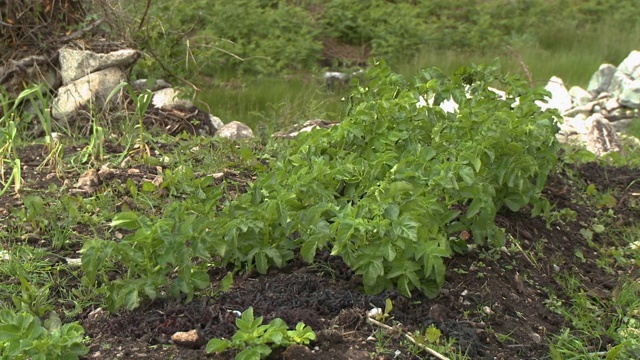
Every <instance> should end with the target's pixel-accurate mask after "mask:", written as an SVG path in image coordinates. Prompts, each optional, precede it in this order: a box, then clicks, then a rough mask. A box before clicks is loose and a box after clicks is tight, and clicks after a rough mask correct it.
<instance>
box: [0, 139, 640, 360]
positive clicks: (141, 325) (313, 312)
mask: <svg viewBox="0 0 640 360" xmlns="http://www.w3.org/2000/svg"><path fill="white" fill-rule="evenodd" d="M22 152H23V153H22V154H20V155H21V158H22V159H24V160H23V162H24V165H25V166H24V169H23V177H24V180H25V184H26V185H25V188H26V189H27V191H32V190H40V191H42V190H46V189H47V188H48V187H49V186H50V185H51V184H54V185H56V186H57V187H60V188H63V184H65V181H66V183H67V184H73V183H75V182H76V181H77V178H78V176H79V174H62V176H61V178H58V177H57V176H51V175H48V174H47V172H46V171H45V172H41V171H38V170H36V167H37V166H38V165H39V164H40V163H41V161H42V157H41V156H42V154H41V152H42V149H39V148H38V147H29V148H27V149H25V150H22ZM139 170H140V171H141V172H142V174H141V175H139V176H140V177H139V179H142V178H144V177H145V176H152V175H155V173H153V172H154V171H155V170H154V169H153V168H145V167H140V168H139ZM145 171H146V172H147V173H144V172H145ZM236 175H237V174H236ZM245 175H246V176H247V177H248V176H250V174H245ZM638 178H640V171H639V170H637V169H630V168H612V167H606V168H605V167H601V166H599V165H597V164H595V163H590V164H586V165H582V166H579V167H575V168H574V169H573V171H572V174H567V173H564V172H561V173H557V174H554V175H553V176H552V177H551V178H550V179H549V181H548V185H547V188H546V190H545V192H544V194H545V196H546V197H547V198H548V199H549V200H550V202H551V203H552V204H555V205H556V208H557V209H563V208H569V209H572V210H574V211H575V212H576V213H577V219H575V220H574V221H565V222H564V223H563V222H556V223H554V224H552V225H551V226H550V227H547V224H546V223H545V221H544V220H543V219H541V218H531V217H530V215H529V213H528V211H526V210H525V211H521V212H517V213H513V212H502V213H500V214H499V216H498V218H497V222H498V225H499V226H501V227H503V228H505V229H506V231H507V233H508V234H509V235H510V237H512V238H513V239H517V242H516V241H513V239H511V238H510V237H509V236H508V237H507V238H508V240H507V244H506V246H505V247H504V248H502V249H494V250H489V249H485V250H483V249H476V250H474V251H472V252H470V253H469V254H468V255H465V256H456V257H454V258H452V259H450V261H449V262H448V264H447V265H448V267H447V269H448V270H447V277H446V278H447V280H446V283H445V285H444V288H443V289H442V293H441V294H440V296H438V297H437V298H436V299H432V300H430V299H427V298H425V297H423V296H420V295H416V296H414V297H413V298H411V299H407V298H403V297H402V296H400V295H399V294H397V293H395V292H393V291H391V292H385V293H382V294H378V295H366V294H364V293H363V292H362V288H361V283H360V279H359V278H358V277H356V276H354V275H353V274H352V273H351V271H350V270H349V269H348V268H347V267H346V265H345V264H344V263H343V262H342V261H341V260H340V259H339V258H336V257H333V256H330V255H329V254H328V253H321V254H318V256H317V258H316V260H317V261H316V263H315V264H311V265H309V264H305V263H303V262H302V261H300V260H299V259H298V260H296V261H294V262H293V263H291V264H289V265H288V266H287V267H286V268H284V269H280V270H273V271H271V272H270V273H269V274H267V275H262V276H260V275H254V274H250V275H246V276H244V277H243V276H237V277H236V278H235V279H234V285H233V287H232V288H231V289H230V291H228V292H227V293H223V294H220V295H219V296H217V297H212V298H209V297H206V298H205V297H199V298H196V299H194V301H193V302H191V303H189V304H187V305H185V304H183V303H181V302H180V301H177V300H161V301H155V302H151V303H144V304H143V305H142V306H140V307H139V308H138V309H136V310H134V311H130V312H129V311H121V312H118V313H115V314H108V313H107V312H104V311H95V310H96V309H86V311H84V312H83V313H82V314H81V315H80V316H78V317H77V318H76V319H67V321H69V320H77V321H79V322H80V323H81V325H82V326H83V327H84V328H85V330H86V335H87V336H89V337H90V338H91V343H90V348H91V352H90V354H89V355H87V356H86V359H114V358H120V359H134V358H136V359H137V358H145V359H172V358H173V359H204V358H211V359H233V358H234V354H233V353H232V352H227V353H224V354H221V355H215V356H214V355H207V354H206V353H205V352H204V346H202V347H200V348H198V349H189V348H184V347H179V346H176V345H173V344H171V342H170V340H169V339H170V337H171V335H172V334H174V333H175V332H177V331H189V330H193V329H196V330H199V331H200V333H201V334H202V335H203V336H204V338H205V340H208V339H211V338H214V337H225V338H229V337H231V336H232V335H233V334H234V333H235V330H236V328H235V324H234V322H235V315H234V311H240V312H241V311H244V310H246V309H247V308H248V307H250V306H252V307H253V308H254V313H255V315H256V316H264V318H265V320H266V321H270V320H271V319H274V318H276V317H279V318H281V319H283V320H284V321H285V322H287V323H288V324H289V325H295V324H296V323H297V322H304V323H305V324H307V325H309V326H311V327H312V328H313V329H314V330H315V332H316V333H317V334H318V339H317V340H316V341H315V342H314V343H312V344H311V346H310V349H311V350H309V348H301V347H296V348H291V349H289V350H287V351H286V352H282V351H275V352H274V353H273V354H272V355H271V357H270V359H345V360H346V359H369V358H371V357H373V358H375V359H394V358H395V359H427V358H430V357H429V355H427V354H426V353H424V352H421V353H417V355H416V354H411V353H409V352H407V349H408V344H407V342H406V341H405V340H404V339H403V338H402V337H401V336H400V335H398V334H399V331H405V332H408V333H412V332H414V331H416V330H424V329H425V328H426V327H427V326H429V325H432V324H433V325H435V326H436V327H437V328H439V329H440V330H441V331H442V333H443V335H444V336H445V337H447V338H449V337H451V338H454V339H455V340H456V342H455V346H457V347H458V348H459V350H460V351H461V352H462V353H466V354H467V355H469V357H470V358H472V359H539V358H545V357H547V356H548V344H547V337H548V336H549V335H551V334H557V333H558V332H559V331H560V330H561V328H562V327H563V326H567V325H568V323H566V322H565V320H564V319H563V318H562V317H561V316H560V315H558V314H557V313H555V312H553V311H551V310H550V309H549V308H548V307H547V306H546V303H545V302H546V301H547V300H548V299H549V297H550V294H553V295H554V296H555V297H557V299H559V300H564V301H566V300H569V299H567V298H564V297H563V296H564V295H563V293H562V291H561V288H560V286H559V284H558V282H557V281H556V279H555V276H556V275H558V274H560V273H562V272H564V271H570V272H572V273H574V274H577V276H579V277H580V279H581V280H582V281H583V283H584V285H585V289H584V290H585V292H587V293H588V294H591V296H593V297H596V298H601V299H603V300H606V299H609V298H610V297H611V296H612V295H611V294H612V290H613V289H614V287H615V286H616V284H617V281H618V278H617V277H615V276H613V275H611V274H608V273H606V272H605V271H604V270H601V269H600V268H599V267H598V266H597V264H596V260H597V258H598V254H597V253H596V252H595V251H594V249H592V248H591V247H590V246H589V244H588V243H587V241H586V240H585V239H584V238H583V237H582V236H581V235H580V230H581V229H583V228H585V227H588V226H590V224H592V222H593V219H595V218H596V217H597V216H598V211H599V209H597V208H595V209H594V208H593V207H588V206H586V205H585V204H586V202H585V201H584V200H583V199H584V196H585V195H584V194H583V192H584V190H582V192H580V191H579V190H578V185H576V184H579V183H581V182H582V183H583V185H588V184H591V183H593V184H595V186H596V188H597V190H598V191H600V192H601V193H604V192H607V191H609V190H611V191H616V192H614V193H613V194H616V195H615V196H617V203H616V205H615V206H616V207H615V208H614V210H615V214H621V216H620V219H619V220H620V221H624V222H628V221H632V220H636V219H637V218H638V216H640V215H639V213H638V210H637V206H636V203H635V200H634V199H633V198H632V197H631V195H627V194H632V193H638V192H640V182H636V181H635V179H638ZM134 180H135V179H134ZM248 180H250V179H248ZM238 181H242V179H240V178H239V179H238ZM582 189H584V187H582ZM20 205H21V204H20V201H19V199H15V198H11V197H7V196H4V197H2V198H0V217H2V213H1V211H3V210H4V211H5V212H6V211H7V209H11V208H14V207H19V206H20ZM593 240H594V241H595V242H598V243H600V244H607V243H611V242H612V240H611V239H608V238H606V237H604V236H601V235H598V234H596V235H594V239H593ZM577 251H580V252H581V253H582V254H583V256H584V260H582V259H580V258H579V257H577V256H575V255H574V254H575V253H576V252H577ZM627 270H628V269H627ZM221 273H222V271H220V269H211V276H212V279H214V280H215V279H219V278H220V274H221ZM387 298H389V299H391V300H392V302H393V311H392V314H391V315H392V316H393V320H388V321H387V322H386V323H387V324H390V325H394V324H402V325H401V327H400V328H399V330H398V327H396V333H395V335H394V334H389V336H387V337H386V339H387V340H385V341H386V342H377V341H376V335H375V334H376V331H377V330H379V328H378V327H377V326H375V325H372V324H370V323H368V322H367V321H366V312H367V311H368V310H370V309H371V308H372V307H374V306H376V307H381V308H384V304H385V299H387ZM604 321H607V320H606V319H604ZM497 335H505V336H497ZM507 335H508V336H507ZM372 339H373V340H372ZM389 339H390V340H389ZM600 340H602V341H601V342H595V341H594V343H593V344H591V345H593V346H594V351H600V350H605V349H606V348H605V347H606V346H607V345H610V343H608V340H607V339H602V338H601V339H600ZM380 344H383V345H384V347H383V348H381V347H379V346H378V345H380ZM396 350H400V351H401V353H400V354H399V355H396V354H395V353H394V352H395V351H396Z"/></svg>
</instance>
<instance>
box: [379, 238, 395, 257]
mask: <svg viewBox="0 0 640 360" xmlns="http://www.w3.org/2000/svg"><path fill="white" fill-rule="evenodd" d="M380 253H381V254H382V256H383V257H384V259H385V260H387V261H393V260H394V259H395V258H396V254H397V253H396V249H395V246H394V245H393V243H391V242H390V241H385V242H384V243H382V244H381V245H380Z"/></svg>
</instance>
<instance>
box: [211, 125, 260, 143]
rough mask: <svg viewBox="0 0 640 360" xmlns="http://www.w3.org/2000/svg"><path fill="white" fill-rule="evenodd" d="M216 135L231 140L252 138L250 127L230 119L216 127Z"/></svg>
mask: <svg viewBox="0 0 640 360" xmlns="http://www.w3.org/2000/svg"><path fill="white" fill-rule="evenodd" d="M216 136H219V137H223V138H227V139H231V140H238V139H253V138H254V136H253V131H251V128H249V127H248V126H247V125H245V124H243V123H241V122H239V121H232V122H230V123H228V124H226V125H224V126H222V127H221V128H220V129H218V132H216Z"/></svg>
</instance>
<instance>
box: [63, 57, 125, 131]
mask: <svg viewBox="0 0 640 360" xmlns="http://www.w3.org/2000/svg"><path fill="white" fill-rule="evenodd" d="M126 79H127V76H126V75H125V73H124V72H123V71H122V70H120V69H118V68H109V69H104V70H100V71H98V72H95V73H93V74H90V75H88V76H85V77H83V78H80V79H78V80H76V81H73V82H71V83H69V84H67V85H65V86H62V87H61V88H60V89H58V95H57V96H56V97H55V98H54V99H53V101H52V104H51V115H52V116H53V117H54V118H55V119H58V120H61V119H67V118H70V117H72V116H74V115H76V114H77V113H78V112H79V111H81V110H85V109H87V110H88V109H101V108H102V107H104V106H105V104H106V101H107V98H108V97H109V94H111V92H112V91H113V89H114V88H116V86H118V85H119V84H120V83H122V82H123V81H125V80H126ZM121 97H122V91H120V92H118V93H117V94H115V96H113V97H112V98H111V101H112V102H113V103H119V102H120V100H121Z"/></svg>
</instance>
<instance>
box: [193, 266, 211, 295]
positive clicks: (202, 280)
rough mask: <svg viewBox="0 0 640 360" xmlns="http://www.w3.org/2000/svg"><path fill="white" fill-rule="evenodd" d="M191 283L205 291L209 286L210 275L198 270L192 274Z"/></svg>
mask: <svg viewBox="0 0 640 360" xmlns="http://www.w3.org/2000/svg"><path fill="white" fill-rule="evenodd" d="M191 281H192V283H193V285H194V286H195V287H196V288H197V289H200V290H202V289H204V288H206V287H207V286H208V285H209V275H208V274H207V273H206V272H204V271H201V270H196V271H193V272H192V273H191Z"/></svg>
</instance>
